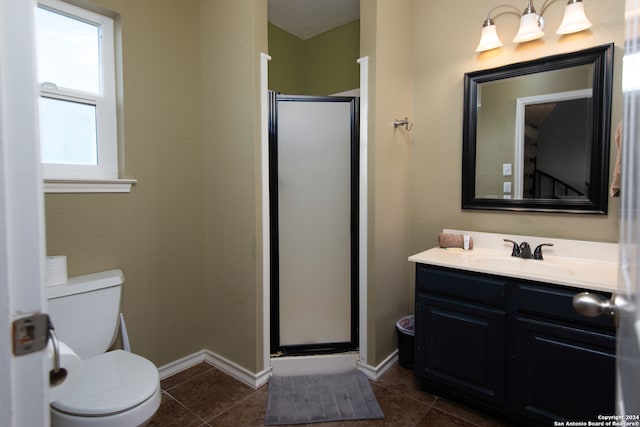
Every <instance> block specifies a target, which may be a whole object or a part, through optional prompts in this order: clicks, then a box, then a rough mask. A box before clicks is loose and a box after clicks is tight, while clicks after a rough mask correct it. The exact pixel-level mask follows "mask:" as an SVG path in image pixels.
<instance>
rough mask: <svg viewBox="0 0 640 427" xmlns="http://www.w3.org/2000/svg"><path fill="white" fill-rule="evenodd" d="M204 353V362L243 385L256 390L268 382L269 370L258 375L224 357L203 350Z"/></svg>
mask: <svg viewBox="0 0 640 427" xmlns="http://www.w3.org/2000/svg"><path fill="white" fill-rule="evenodd" d="M204 352H205V359H204V360H205V362H207V363H209V364H211V365H213V366H215V367H216V368H218V369H220V370H221V371H222V372H225V373H227V374H229V375H231V376H232V377H234V378H235V379H237V380H239V381H242V382H243V383H245V384H247V385H248V386H251V387H253V388H258V387H260V386H262V385H264V384H266V383H267V381H269V377H270V376H271V371H270V370H264V371H260V372H258V373H253V372H251V371H250V370H248V369H246V368H243V367H242V366H240V365H238V364H236V363H234V362H232V361H230V360H229V359H225V358H224V357H222V356H220V355H218V354H216V353H214V352H212V351H209V350H204Z"/></svg>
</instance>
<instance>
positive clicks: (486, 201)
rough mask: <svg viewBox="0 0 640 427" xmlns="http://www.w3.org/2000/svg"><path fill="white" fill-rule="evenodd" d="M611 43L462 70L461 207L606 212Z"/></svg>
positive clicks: (611, 63)
mask: <svg viewBox="0 0 640 427" xmlns="http://www.w3.org/2000/svg"><path fill="white" fill-rule="evenodd" d="M612 81H613V44H608V45H603V46H597V47H593V48H589V49H585V50H582V51H578V52H572V53H566V54H561V55H554V56H549V57H545V58H540V59H536V60H533V61H528V62H522V63H517V64H510V65H506V66H502V67H499V68H493V69H489V70H482V71H474V72H470V73H466V74H465V76H464V123H463V139H462V209H490V210H511V211H541V212H563V213H593V214H606V213H607V205H608V191H607V187H608V184H609V151H610V130H611V91H612Z"/></svg>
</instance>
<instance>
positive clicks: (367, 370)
mask: <svg viewBox="0 0 640 427" xmlns="http://www.w3.org/2000/svg"><path fill="white" fill-rule="evenodd" d="M397 361H398V350H397V349H396V350H394V351H393V352H392V353H391V354H390V355H389V356H387V357H386V359H384V360H383V361H382V362H380V364H379V365H378V366H371V365H367V364H364V363H358V369H359V370H360V371H362V372H363V373H364V374H365V375H366V376H367V377H369V378H370V379H372V380H377V379H378V378H380V377H381V376H382V375H384V373H385V372H387V371H388V370H389V369H390V368H391V367H392V366H393V365H394V364H395V363H396V362H397Z"/></svg>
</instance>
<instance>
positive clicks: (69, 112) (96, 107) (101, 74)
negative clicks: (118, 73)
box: [35, 0, 118, 180]
mask: <svg viewBox="0 0 640 427" xmlns="http://www.w3.org/2000/svg"><path fill="white" fill-rule="evenodd" d="M35 23H36V58H37V65H38V84H39V86H40V99H39V107H40V145H41V159H42V164H43V173H44V178H45V180H115V179H117V178H118V142H117V135H118V132H117V116H116V83H115V52H114V32H113V31H114V30H113V20H112V19H111V18H109V17H106V16H103V15H100V14H97V13H94V12H91V11H88V10H85V9H82V8H79V7H75V6H72V5H70V4H68V3H65V2H62V1H58V0H39V1H38V7H37V8H36V19H35Z"/></svg>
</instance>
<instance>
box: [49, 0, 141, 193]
mask: <svg viewBox="0 0 640 427" xmlns="http://www.w3.org/2000/svg"><path fill="white" fill-rule="evenodd" d="M37 7H41V8H44V9H48V10H51V11H53V12H56V13H60V14H62V15H65V16H68V17H70V18H73V19H77V20H79V21H83V22H86V23H89V24H92V25H96V26H97V27H98V34H99V37H100V46H99V55H100V73H101V75H100V84H101V85H100V91H99V92H100V93H99V94H94V93H88V92H84V91H79V90H73V89H69V88H64V87H58V86H56V84H55V82H38V84H39V86H40V97H46V98H51V99H57V100H64V101H72V102H77V103H83V104H89V105H94V106H95V107H96V140H97V147H96V150H97V155H98V162H97V163H98V164H97V165H73V164H52V163H42V168H43V176H44V178H45V191H47V192H114V191H116V192H128V191H130V187H131V184H133V183H135V180H119V179H118V117H117V110H116V91H117V90H116V63H115V61H116V57H115V34H114V21H113V19H112V18H110V17H108V16H105V15H102V14H98V13H95V12H93V11H90V10H87V9H83V8H80V7H77V6H74V5H71V4H69V3H67V2H64V1H60V0H38V1H37ZM52 83H53V84H52ZM119 184H124V186H125V187H123V188H120V187H119Z"/></svg>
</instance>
